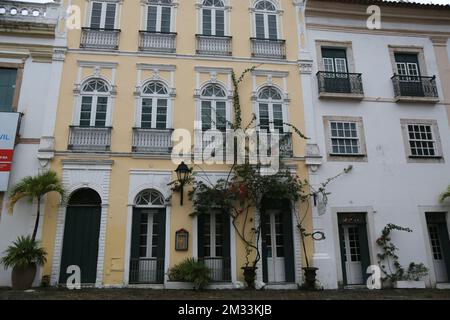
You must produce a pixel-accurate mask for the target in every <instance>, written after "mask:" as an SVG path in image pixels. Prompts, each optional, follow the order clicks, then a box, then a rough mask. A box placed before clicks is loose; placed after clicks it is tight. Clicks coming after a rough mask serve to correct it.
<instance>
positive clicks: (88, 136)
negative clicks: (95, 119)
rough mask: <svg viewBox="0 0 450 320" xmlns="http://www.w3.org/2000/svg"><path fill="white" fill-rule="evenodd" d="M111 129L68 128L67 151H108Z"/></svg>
mask: <svg viewBox="0 0 450 320" xmlns="http://www.w3.org/2000/svg"><path fill="white" fill-rule="evenodd" d="M111 131H112V127H80V126H70V132H69V145H68V147H67V148H68V149H69V150H73V151H109V150H110V147H111Z"/></svg>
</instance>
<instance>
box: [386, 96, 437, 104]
mask: <svg viewBox="0 0 450 320" xmlns="http://www.w3.org/2000/svg"><path fill="white" fill-rule="evenodd" d="M395 102H423V103H432V104H436V103H438V102H439V97H415V96H398V97H395Z"/></svg>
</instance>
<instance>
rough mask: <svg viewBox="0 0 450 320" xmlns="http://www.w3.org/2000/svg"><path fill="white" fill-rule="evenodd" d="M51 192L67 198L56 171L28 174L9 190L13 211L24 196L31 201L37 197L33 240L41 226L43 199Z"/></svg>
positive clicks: (10, 208) (10, 204) (10, 206)
mask: <svg viewBox="0 0 450 320" xmlns="http://www.w3.org/2000/svg"><path fill="white" fill-rule="evenodd" d="M49 192H57V193H58V194H59V195H60V196H61V200H63V199H64V198H65V195H66V191H65V189H64V187H63V186H62V183H61V180H60V179H59V177H58V175H57V174H56V172H54V171H46V172H43V173H39V174H38V175H37V176H28V177H25V178H23V179H22V180H21V181H20V182H19V183H17V184H16V185H15V186H14V187H13V188H12V189H11V191H10V192H9V203H8V209H9V211H10V212H11V213H12V212H13V208H14V205H15V204H16V203H17V201H19V200H20V199H22V198H28V199H29V200H30V202H32V201H33V200H34V199H37V215H36V223H35V225H34V231H33V235H32V237H31V239H32V241H34V240H35V239H36V233H37V230H38V226H39V217H40V209H41V200H42V197H43V196H44V195H46V194H47V193H49Z"/></svg>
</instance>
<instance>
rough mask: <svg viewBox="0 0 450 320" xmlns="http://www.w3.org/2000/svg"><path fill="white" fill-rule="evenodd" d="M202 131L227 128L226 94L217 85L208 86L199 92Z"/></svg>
mask: <svg viewBox="0 0 450 320" xmlns="http://www.w3.org/2000/svg"><path fill="white" fill-rule="evenodd" d="M201 116H202V130H204V131H205V130H209V129H217V130H220V131H225V130H226V127H227V94H226V91H225V89H223V88H222V86H220V85H218V84H209V85H207V86H206V87H204V88H203V90H202V92H201Z"/></svg>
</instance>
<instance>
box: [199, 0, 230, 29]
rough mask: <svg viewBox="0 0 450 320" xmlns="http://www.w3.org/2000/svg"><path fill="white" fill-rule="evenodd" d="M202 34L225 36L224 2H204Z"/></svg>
mask: <svg viewBox="0 0 450 320" xmlns="http://www.w3.org/2000/svg"><path fill="white" fill-rule="evenodd" d="M202 34H203V35H206V36H211V35H212V36H219V37H220V36H222V37H223V36H224V35H225V5H224V3H223V1H222V0H204V1H203V8H202Z"/></svg>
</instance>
